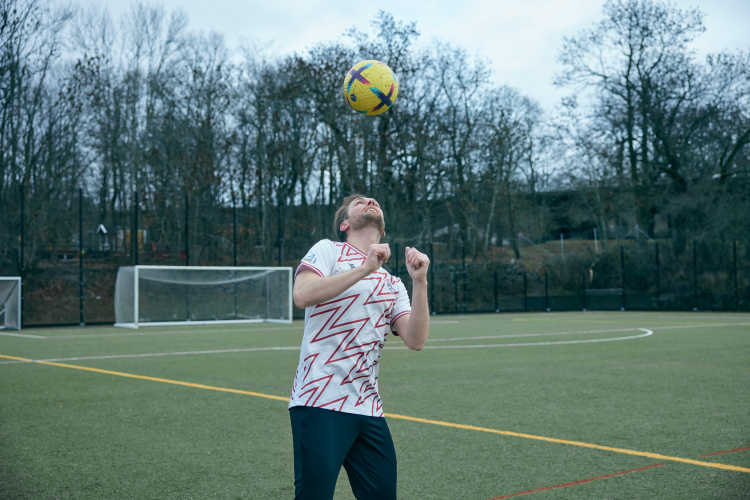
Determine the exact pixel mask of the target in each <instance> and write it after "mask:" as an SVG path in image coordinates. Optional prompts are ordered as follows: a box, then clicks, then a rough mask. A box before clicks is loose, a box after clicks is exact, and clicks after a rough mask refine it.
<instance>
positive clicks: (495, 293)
mask: <svg viewBox="0 0 750 500" xmlns="http://www.w3.org/2000/svg"><path fill="white" fill-rule="evenodd" d="M492 280H493V291H494V296H495V312H500V307H498V305H497V302H498V300H497V299H498V297H497V269H495V272H493V273H492Z"/></svg>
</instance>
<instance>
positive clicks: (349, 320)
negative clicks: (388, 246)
mask: <svg viewBox="0 0 750 500" xmlns="http://www.w3.org/2000/svg"><path fill="white" fill-rule="evenodd" d="M365 258H366V255H365V254H364V253H362V252H361V251H360V250H358V249H357V248H355V247H354V246H352V245H350V244H348V243H341V242H334V241H331V240H321V241H319V242H318V243H316V244H315V245H314V246H313V247H312V248H311V249H310V251H309V252H307V255H305V257H304V258H303V259H302V262H301V263H300V265H299V266H298V267H297V271H296V273H295V276H296V275H297V274H299V273H300V272H301V271H303V270H306V271H312V272H314V273H316V274H318V275H320V276H322V277H326V276H332V275H335V274H339V273H343V272H346V271H349V270H350V269H354V268H355V267H358V266H360V265H361V264H362V263H363V262H364V261H365ZM409 312H411V304H410V303H409V296H408V294H407V292H406V288H405V287H404V284H403V283H402V282H401V280H400V279H399V278H396V277H395V276H391V274H390V273H389V272H388V271H386V270H385V269H383V268H382V267H381V268H379V269H378V270H377V271H376V272H374V273H372V274H370V275H368V276H366V277H365V278H362V279H361V280H359V281H358V282H357V283H356V284H354V285H353V286H352V287H351V288H349V289H347V290H346V291H344V293H342V294H341V295H339V296H337V297H334V298H332V299H330V300H326V301H325V302H323V303H321V304H317V305H315V306H311V307H307V308H305V333H304V336H303V338H302V346H301V349H300V356H299V364H298V365H297V373H296V375H295V377H294V382H293V384H292V394H291V400H290V402H289V407H290V408H291V407H293V406H313V407H316V408H327V409H331V410H337V411H343V412H347V413H357V414H360V415H371V416H382V415H383V403H382V401H381V399H380V394H379V393H378V371H379V365H378V362H379V360H380V356H381V351H382V349H383V345H384V344H385V340H386V336H387V335H388V330H389V329H390V327H391V326H392V325H393V324H394V323H395V321H396V320H397V319H398V318H400V317H401V316H403V315H404V314H407V313H409Z"/></svg>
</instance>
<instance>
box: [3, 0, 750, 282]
mask: <svg viewBox="0 0 750 500" xmlns="http://www.w3.org/2000/svg"><path fill="white" fill-rule="evenodd" d="M54 5H55V4H52V5H51V4H50V3H49V2H45V1H41V0H0V103H1V106H2V108H1V109H0V209H1V211H2V214H3V216H2V218H1V219H2V220H0V238H2V244H0V270H3V271H4V272H6V273H13V274H15V273H23V271H24V269H26V268H30V267H34V266H35V265H36V264H37V263H38V262H39V259H41V258H42V257H43V256H45V255H48V250H49V249H52V248H57V247H66V246H74V245H73V242H74V241H76V238H77V237H78V225H77V217H78V215H77V214H78V212H77V211H78V204H79V202H80V203H81V207H83V209H84V211H85V212H86V217H87V221H89V224H88V225H89V227H91V226H92V225H93V226H94V227H96V226H97V225H98V224H103V225H104V226H105V227H107V228H109V235H110V236H109V237H110V238H113V237H114V234H115V232H114V231H116V230H117V229H118V228H130V227H132V224H133V222H132V214H133V213H135V212H138V213H143V214H149V215H147V216H146V219H147V220H148V221H149V235H148V238H149V241H150V243H151V245H152V246H151V248H152V249H155V250H159V249H161V248H167V247H169V248H171V249H174V247H179V246H180V243H179V242H180V241H182V240H184V239H186V238H188V236H186V235H187V234H189V235H190V239H191V242H192V243H191V244H193V245H199V246H201V247H211V246H212V245H213V246H217V245H220V244H221V240H222V238H221V237H220V235H219V236H217V233H222V232H224V231H225V230H226V228H227V227H228V223H229V222H228V219H227V217H228V215H227V210H228V209H229V208H231V207H235V208H236V209H237V210H238V211H239V213H240V214H242V216H243V217H245V222H247V223H246V224H244V225H243V227H244V230H243V232H242V234H241V235H240V236H239V237H240V238H244V241H246V242H249V244H252V245H253V247H254V248H255V249H258V250H259V251H260V252H261V255H260V258H259V260H263V261H266V262H269V263H273V262H276V261H277V260H278V261H285V260H288V259H290V258H291V259H296V258H298V257H299V255H296V254H295V255H286V254H285V245H287V242H290V241H301V242H302V243H300V245H302V246H303V247H304V245H309V244H310V243H312V242H313V241H314V240H316V239H317V238H320V237H322V236H327V235H330V233H331V229H330V220H331V215H332V213H333V211H334V210H335V207H336V205H337V203H338V202H339V201H340V199H341V198H342V197H343V196H345V195H346V194H348V193H351V192H362V193H367V194H371V195H373V196H375V197H377V198H378V199H379V200H380V202H381V204H382V205H383V208H384V210H385V212H386V215H387V219H388V221H387V222H388V228H387V230H388V233H389V240H390V241H392V242H395V243H399V242H401V243H403V242H409V243H410V244H413V243H416V244H423V245H427V244H429V243H432V242H433V241H436V240H440V241H443V242H445V244H446V245H447V246H448V249H449V252H450V255H454V256H462V257H464V258H473V259H475V260H480V261H482V260H486V259H488V258H491V256H492V255H493V252H492V251H491V250H492V248H493V247H496V246H498V245H502V244H503V242H505V243H506V244H507V245H508V246H510V247H513V250H514V251H515V254H516V257H518V256H519V249H518V245H519V243H520V242H521V241H543V240H546V239H551V238H557V237H558V235H559V233H560V232H561V231H562V232H567V233H572V232H575V230H576V229H581V228H583V229H586V228H588V230H590V232H593V230H594V229H596V230H597V234H598V235H599V236H598V237H599V238H600V239H601V240H602V244H606V240H608V239H614V238H618V239H622V238H627V237H629V236H638V235H642V236H644V237H649V238H658V237H671V238H673V239H676V240H679V241H683V242H687V241H694V240H713V239H722V240H726V241H731V240H734V239H746V238H747V235H748V234H750V217H748V216H747V214H748V213H750V182H748V179H749V178H750V175H749V174H750V146H748V144H749V143H750V52H748V51H745V52H736V53H722V54H714V55H711V56H709V57H708V58H706V60H705V61H699V60H697V58H696V57H695V55H694V54H693V49H692V48H691V47H692V45H691V43H692V41H693V40H694V39H695V38H696V37H698V36H699V35H700V34H701V33H702V31H703V30H704V27H703V24H702V20H701V14H700V12H698V11H694V10H680V9H678V8H675V7H673V6H671V5H669V4H666V3H662V2H660V1H656V0H610V1H607V2H606V3H605V5H604V9H603V12H602V18H601V21H600V22H598V23H597V24H596V25H594V26H592V27H591V28H590V29H588V30H585V31H583V32H581V33H579V34H578V35H576V36H574V37H571V38H569V39H565V40H561V45H560V47H551V48H550V49H551V50H559V52H560V58H561V62H562V63H563V65H564V68H565V71H564V72H563V73H562V74H560V75H559V81H558V83H559V85H562V86H565V87H566V88H568V89H570V96H571V97H570V98H568V99H566V100H565V102H564V105H563V106H561V107H560V108H559V110H558V111H557V112H556V114H554V115H551V114H550V113H547V114H545V113H544V112H543V111H542V110H541V108H540V106H539V105H538V104H537V103H536V102H534V101H533V99H531V98H529V97H527V96H525V95H524V93H523V89H513V88H510V87H507V86H498V85H497V84H495V83H494V81H495V80H494V79H493V76H492V73H491V67H490V65H489V63H488V62H486V61H483V60H479V59H475V58H472V57H469V56H468V55H467V53H466V51H464V50H463V49H462V48H460V47H456V46H451V45H448V44H445V43H441V42H435V43H433V44H432V45H429V46H427V47H426V48H419V47H418V46H417V41H418V38H419V33H418V29H417V25H416V24H415V23H413V22H402V21H399V20H397V19H395V18H394V17H393V16H392V15H391V14H388V13H385V12H381V13H379V14H378V15H377V16H376V18H375V19H373V20H372V22H371V29H370V30H369V31H366V32H365V31H360V30H357V29H352V30H350V31H348V32H347V33H345V34H344V35H343V36H342V38H341V40H340V41H337V42H332V43H320V44H318V45H315V46H313V47H312V48H310V49H309V50H307V51H306V52H304V53H297V54H294V55H290V56H286V57H281V58H269V57H265V56H263V54H262V51H260V52H259V51H257V50H253V48H252V47H248V48H246V49H244V50H237V51H230V50H229V49H228V48H227V47H226V45H225V43H224V41H223V38H222V37H221V35H220V34H213V33H212V34H200V33H195V32H192V31H190V29H189V25H188V20H187V18H186V17H185V15H184V14H182V13H181V12H179V11H174V12H167V11H166V10H165V9H163V8H160V7H154V6H152V5H147V4H143V3H134V4H132V6H131V7H130V9H129V10H128V11H127V13H126V14H125V15H124V16H123V17H122V18H120V19H112V18H111V17H110V16H109V15H108V14H107V13H106V11H95V10H94V11H92V10H87V11H83V10H77V9H71V8H67V7H55V6H54ZM370 58H371V59H379V60H382V61H384V62H386V63H387V64H388V65H389V66H390V67H391V68H392V69H393V70H394V72H395V73H396V74H397V75H398V77H399V81H400V91H399V99H398V102H397V103H396V105H395V106H394V107H393V108H392V109H391V110H390V111H389V112H388V113H386V114H384V115H382V116H381V117H378V118H367V117H362V116H360V115H358V114H356V113H353V112H351V110H349V109H348V107H347V105H346V103H345V101H344V98H343V95H342V92H341V86H342V82H343V77H344V73H345V72H346V70H348V69H349V68H350V67H351V66H352V65H353V64H354V63H355V62H356V61H358V60H361V59H370ZM79 190H81V192H82V194H83V198H84V199H83V200H79ZM551 192H565V193H568V195H565V196H562V198H569V199H570V200H571V202H570V203H568V204H564V205H560V204H554V205H553V204H550V202H549V200H552V199H557V200H559V199H560V198H561V196H549V194H550V193H551ZM136 200H137V203H138V206H137V210H134V206H133V204H134V203H136ZM188 211H189V214H190V215H191V216H190V217H188V216H187V215H186V212H188ZM185 221H188V222H187V225H188V226H189V227H185V226H186V222H185ZM520 235H523V238H524V240H522V238H521V237H520ZM567 236H570V234H567V235H566V237H567ZM113 245H114V244H113ZM295 252H296V249H295ZM209 254H210V252H209ZM201 263H210V262H201Z"/></svg>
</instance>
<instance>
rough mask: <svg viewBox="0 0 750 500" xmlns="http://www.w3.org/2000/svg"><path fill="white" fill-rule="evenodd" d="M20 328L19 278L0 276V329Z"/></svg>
mask: <svg viewBox="0 0 750 500" xmlns="http://www.w3.org/2000/svg"><path fill="white" fill-rule="evenodd" d="M4 328H8V329H12V330H20V329H21V278H19V277H16V276H13V277H4V276H0V329H4Z"/></svg>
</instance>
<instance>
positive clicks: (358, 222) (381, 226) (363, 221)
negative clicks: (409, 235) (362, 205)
mask: <svg viewBox="0 0 750 500" xmlns="http://www.w3.org/2000/svg"><path fill="white" fill-rule="evenodd" d="M367 226H374V227H376V228H377V229H378V231H379V232H380V233H383V232H384V231H385V221H384V220H383V217H382V216H381V215H380V214H374V213H370V212H365V213H364V214H362V215H360V216H357V217H352V218H351V219H349V227H351V228H352V229H354V230H358V229H362V228H364V227H367Z"/></svg>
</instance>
